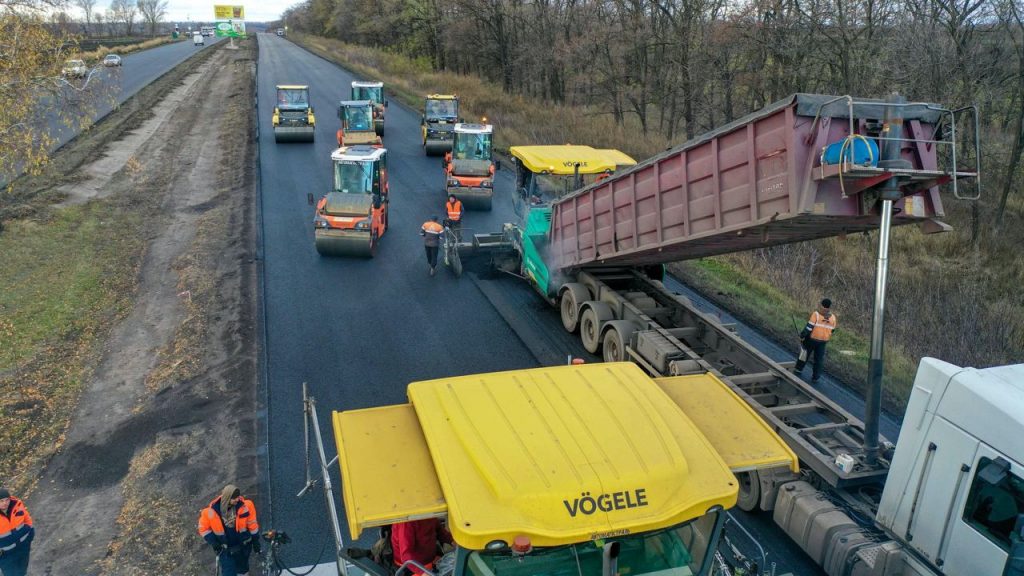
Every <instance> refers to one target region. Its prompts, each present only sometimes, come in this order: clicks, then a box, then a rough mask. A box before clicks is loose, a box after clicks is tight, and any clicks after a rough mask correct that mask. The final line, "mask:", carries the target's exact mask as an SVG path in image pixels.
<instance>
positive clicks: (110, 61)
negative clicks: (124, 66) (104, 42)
mask: <svg viewBox="0 0 1024 576" xmlns="http://www.w3.org/2000/svg"><path fill="white" fill-rule="evenodd" d="M103 65H104V66H120V65H121V57H120V56H118V55H117V54H107V56H106V57H105V58H104V59H103Z"/></svg>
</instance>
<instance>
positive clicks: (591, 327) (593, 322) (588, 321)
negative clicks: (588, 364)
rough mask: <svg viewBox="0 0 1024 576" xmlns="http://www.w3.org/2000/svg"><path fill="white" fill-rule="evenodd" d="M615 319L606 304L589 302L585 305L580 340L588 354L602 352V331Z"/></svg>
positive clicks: (581, 315)
mask: <svg viewBox="0 0 1024 576" xmlns="http://www.w3.org/2000/svg"><path fill="white" fill-rule="evenodd" d="M614 317H615V315H614V314H613V313H612V309H611V306H608V304H606V303H604V302H589V303H588V304H585V305H584V310H583V313H582V314H580V340H581V341H582V342H583V347H584V348H586V349H587V352H590V353H591V354H597V353H598V352H599V351H600V350H601V337H602V336H603V334H602V333H601V329H602V328H603V327H604V324H605V322H608V321H610V320H612V319H613V318H614Z"/></svg>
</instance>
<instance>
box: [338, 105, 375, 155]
mask: <svg viewBox="0 0 1024 576" xmlns="http://www.w3.org/2000/svg"><path fill="white" fill-rule="evenodd" d="M338 119H339V120H341V128H339V129H338V133H337V138H338V146H358V145H361V144H365V145H370V146H383V145H384V140H383V139H382V138H381V137H380V135H379V134H377V131H376V129H375V128H374V117H373V103H372V102H371V101H369V100H342V101H341V102H340V103H339V104H338Z"/></svg>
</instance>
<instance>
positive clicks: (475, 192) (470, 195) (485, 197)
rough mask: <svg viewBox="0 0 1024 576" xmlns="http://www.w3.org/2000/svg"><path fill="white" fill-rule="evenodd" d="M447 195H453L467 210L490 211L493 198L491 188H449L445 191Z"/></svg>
mask: <svg viewBox="0 0 1024 576" xmlns="http://www.w3.org/2000/svg"><path fill="white" fill-rule="evenodd" d="M446 193H447V194H449V195H454V196H455V197H456V198H458V199H459V200H461V201H462V204H463V205H464V206H465V207H466V209H468V210H488V211H489V210H490V209H491V198H492V197H493V196H494V189H493V188H483V187H465V186H450V187H448V189H447V190H446Z"/></svg>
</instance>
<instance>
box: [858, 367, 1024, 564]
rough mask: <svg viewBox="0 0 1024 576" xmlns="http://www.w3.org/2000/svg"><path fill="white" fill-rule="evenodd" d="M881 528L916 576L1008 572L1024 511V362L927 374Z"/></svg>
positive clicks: (907, 420) (912, 408)
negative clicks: (903, 551) (897, 542)
mask: <svg viewBox="0 0 1024 576" xmlns="http://www.w3.org/2000/svg"><path fill="white" fill-rule="evenodd" d="M903 422H904V424H903V427H902V429H901V430H900V437H899V441H898V442H897V443H896V446H897V447H896V452H895V455H894V456H893V460H892V465H891V467H890V468H889V476H888V479H887V481H886V483H885V489H884V491H883V493H882V500H881V503H880V505H879V508H878V513H877V515H876V521H877V523H878V524H879V525H880V526H882V527H884V528H885V529H886V530H887V531H889V532H890V533H892V534H893V535H894V536H896V537H897V538H899V539H901V540H903V541H905V542H906V543H907V544H906V546H907V547H908V548H909V549H910V550H912V551H913V552H914V553H916V554H908V555H907V559H906V562H907V563H908V565H909V566H910V567H911V568H912V570H913V571H910V572H908V573H909V574H934V573H941V574H950V575H953V574H974V575H977V576H998V575H1000V574H1003V567H1004V565H1005V564H1006V562H1007V557H1008V553H1009V550H1010V547H1011V546H1012V544H1013V542H1014V539H1013V538H1012V533H1013V531H1014V527H1015V525H1016V523H1017V521H1018V517H1019V516H1020V515H1021V514H1024V466H1022V462H1021V458H1020V457H1021V455H1024V365H1015V366H1000V367H996V368H985V369H980V370H979V369H974V368H961V367H959V366H954V365H953V364H949V363H947V362H943V361H941V360H936V359H934V358H925V359H923V360H922V361H921V364H920V366H919V368H918V372H917V377H916V378H915V380H914V389H913V392H912V393H911V396H910V401H909V403H908V405H907V412H906V415H905V416H904V419H903Z"/></svg>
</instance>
